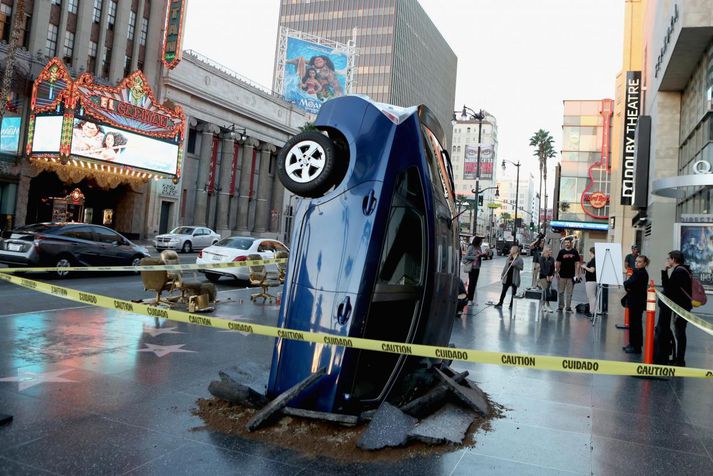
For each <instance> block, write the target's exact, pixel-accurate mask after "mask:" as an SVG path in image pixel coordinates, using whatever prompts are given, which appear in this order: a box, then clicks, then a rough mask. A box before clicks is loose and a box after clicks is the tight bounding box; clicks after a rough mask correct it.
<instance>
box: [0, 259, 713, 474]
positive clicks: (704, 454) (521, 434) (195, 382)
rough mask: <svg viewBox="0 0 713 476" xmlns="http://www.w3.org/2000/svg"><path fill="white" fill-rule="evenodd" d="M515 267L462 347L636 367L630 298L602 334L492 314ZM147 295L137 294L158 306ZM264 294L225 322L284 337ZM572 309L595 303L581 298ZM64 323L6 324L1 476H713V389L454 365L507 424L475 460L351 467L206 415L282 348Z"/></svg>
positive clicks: (67, 314)
mask: <svg viewBox="0 0 713 476" xmlns="http://www.w3.org/2000/svg"><path fill="white" fill-rule="evenodd" d="M527 261H528V262H529V260H527ZM502 263H503V261H502V258H501V259H495V260H493V261H488V262H485V263H484V267H483V270H482V271H481V277H480V281H479V287H478V291H477V299H476V301H477V302H476V305H474V306H471V308H469V309H466V314H465V315H464V316H463V317H462V318H461V319H457V320H456V322H455V327H454V330H453V336H452V342H453V343H454V344H455V345H456V346H458V347H467V348H478V349H483V350H492V351H504V352H516V353H532V354H546V355H570V356H576V357H593V358H602V359H612V360H623V361H635V360H637V358H638V356H631V355H627V354H624V353H623V352H622V351H621V347H622V346H623V345H625V344H626V331H622V330H618V329H616V328H615V324H617V323H621V321H622V309H621V307H620V306H619V304H618V297H617V293H616V292H614V293H612V294H611V295H610V308H609V315H608V317H605V318H604V319H602V321H601V324H598V325H597V326H596V327H592V325H591V322H590V321H589V320H587V319H585V318H583V317H579V316H578V315H576V314H574V313H566V314H544V315H541V314H540V313H539V312H538V304H537V303H536V302H535V301H531V300H526V299H516V300H515V303H516V305H515V307H514V309H513V311H512V312H510V311H508V310H507V309H505V310H502V311H500V312H499V311H498V310H496V309H494V308H492V307H491V306H488V305H487V304H486V303H487V302H488V301H491V300H496V299H497V297H498V295H499V292H500V286H499V284H498V276H499V271H500V269H501V267H502ZM529 266H530V265H529V263H528V264H527V265H526V267H527V268H529ZM135 279H136V288H135V290H133V289H132V290H131V292H132V293H134V295H136V294H138V295H146V294H144V293H143V291H142V289H141V284H140V279H139V278H138V277H136V278H135ZM523 279H524V281H525V282H528V281H529V274H525V275H524V277H523ZM63 285H67V286H70V287H71V286H72V280H69V281H67V282H65V283H63ZM127 292H128V291H127ZM250 292H251V291H250V290H244V289H226V290H223V291H222V292H221V295H220V298H221V299H222V300H223V301H224V302H223V303H222V304H220V305H219V306H218V310H217V311H216V313H215V315H216V316H221V317H228V318H232V319H236V320H241V321H246V322H256V323H261V324H269V325H271V324H274V323H275V322H276V320H277V312H278V308H277V306H271V305H266V306H263V305H262V304H259V305H255V304H252V303H251V302H250V301H249V298H248V296H249V294H250ZM107 294H109V293H107ZM8 296H9V294H8ZM228 298H231V301H228V300H227V299H228ZM6 299H10V297H7V298H6ZM241 300H242V302H241ZM574 302H575V303H578V302H585V299H584V286H583V285H578V286H577V287H576V291H575V300H574ZM64 307H66V309H55V310H52V311H39V312H28V313H21V314H12V315H8V314H9V313H8V312H6V311H5V310H3V308H0V313H2V314H3V315H0V413H9V414H11V415H13V416H14V421H13V422H12V423H11V424H9V425H6V426H2V427H0V474H13V475H14V474H33V475H34V474H44V472H46V473H55V474H93V475H94V474H172V475H173V474H266V475H267V474H270V475H273V474H300V475H308V474H320V475H323V474H337V473H348V474H444V475H451V474H468V475H471V474H478V473H483V474H518V475H520V474H548V475H549V474H572V473H574V474H605V475H606V474H671V473H674V472H675V474H679V475H682V474H713V459H712V455H713V412H712V411H711V408H712V403H713V398H712V395H713V382H711V381H710V380H705V381H704V380H697V379H685V380H684V379H669V380H652V379H641V378H633V377H613V376H600V375H586V374H565V373H558V372H549V371H538V370H528V369H520V368H510V367H498V366H492V365H480V364H468V363H458V362H456V363H454V365H453V367H454V369H456V370H458V371H462V370H468V371H469V372H470V375H471V377H472V378H473V379H474V380H475V381H477V382H478V384H479V385H480V386H481V388H482V389H483V390H484V391H486V392H488V393H489V394H490V396H491V398H492V399H493V400H495V401H496V402H499V403H500V404H502V405H504V406H505V407H506V408H507V409H508V410H507V411H506V412H505V417H504V418H502V419H499V420H495V421H493V422H492V429H491V431H488V432H483V431H480V432H479V433H477V434H476V437H475V439H476V444H475V446H474V447H472V448H465V449H463V448H461V449H457V450H454V451H452V452H450V453H445V454H440V455H434V456H431V457H418V458H415V459H408V460H402V461H398V462H384V461H380V462H372V463H363V462H362V463H352V464H349V463H345V462H339V461H336V460H335V459H333V458H330V457H329V449H328V448H325V451H324V453H325V454H324V455H323V456H321V457H319V458H310V457H306V456H304V455H301V454H299V453H296V452H294V451H291V450H286V449H283V448H280V447H279V446H275V445H274V444H266V443H259V442H255V441H250V440H245V439H241V438H239V437H237V436H226V435H223V434H221V433H218V432H215V431H212V430H210V429H207V428H205V427H204V424H203V422H202V420H201V419H200V418H198V417H196V416H193V415H192V413H191V410H192V409H193V408H195V401H196V399H197V398H199V397H208V396H209V394H208V391H207V387H208V383H209V382H210V380H211V379H215V378H217V371H218V370H220V369H222V368H226V367H230V366H233V365H235V364H236V363H241V364H242V365H248V366H251V367H252V368H253V369H257V371H258V372H260V371H262V372H263V375H265V378H266V376H267V372H268V371H269V370H268V369H269V365H270V359H271V356H272V339H271V338H267V337H261V336H253V335H250V336H247V335H241V334H240V333H239V332H231V331H220V330H217V329H211V328H203V327H197V326H191V325H187V324H182V323H174V322H171V321H165V320H160V319H159V320H156V319H153V318H148V317H141V316H136V315H127V314H122V313H119V312H113V311H108V310H102V309H96V308H91V307H81V308H76V307H75V306H74V305H73V303H71V302H67V303H66V305H65V306H64ZM688 338H689V340H688V352H687V355H686V361H687V364H688V365H689V366H691V367H701V368H709V369H710V368H713V339H712V338H711V337H710V336H708V335H706V334H704V333H703V332H701V331H699V330H697V329H696V328H694V327H692V326H689V328H688Z"/></svg>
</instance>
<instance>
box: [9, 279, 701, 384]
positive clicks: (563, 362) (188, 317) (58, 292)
mask: <svg viewBox="0 0 713 476" xmlns="http://www.w3.org/2000/svg"><path fill="white" fill-rule="evenodd" d="M0 279H2V280H5V281H9V282H11V283H13V284H17V285H19V286H23V287H25V288H28V289H33V290H35V291H39V292H42V293H46V294H51V295H53V296H57V297H61V298H63V299H68V300H70V301H76V302H81V303H85V304H91V305H94V306H98V307H103V308H106V309H115V310H120V311H126V312H132V313H135V314H143V315H146V316H150V317H158V318H163V319H170V320H172V321H176V322H185V323H188V324H196V325H200V326H205V327H214V328H219V329H227V330H234V331H240V332H243V333H249V334H256V335H263V336H268V337H277V338H282V339H290V340H298V341H303V342H312V343H316V344H326V345H337V346H342V347H351V348H354V349H362V350H374V351H379V352H389V353H393V354H402V355H412V356H419V357H429V358H434V359H446V360H459V361H463V362H473V363H481V364H493V365H504V366H510V367H523V368H529V369H539V370H555V371H559V372H576V373H590V374H602V375H632V376H657V377H695V378H713V371H711V370H707V369H696V368H688V367H669V366H666V365H648V364H639V363H634V362H617V361H613V360H600V359H582V358H576V357H557V356H550V355H526V354H512V353H503V352H489V351H482V350H475V349H464V348H454V347H439V346H431V345H422V344H406V343H402V342H390V341H380V340H373V339H363V338H360V337H346V336H335V335H330V334H324V333H320V332H308V331H299V330H292V329H282V328H279V327H273V326H266V325H262V324H253V323H245V322H235V321H231V320H229V319H223V318H220V317H213V316H205V315H200V314H193V313H189V312H182V311H176V310H173V309H164V308H160V307H155V306H150V305H147V304H138V303H134V302H130V301H124V300H121V299H115V298H112V297H108V296H102V295H100V294H94V293H88V292H83V291H78V290H76V289H71V288H65V287H62V286H55V285H53V284H48V283H43V282H39V281H34V280H31V279H26V278H20V277H17V276H13V275H11V274H7V273H0Z"/></svg>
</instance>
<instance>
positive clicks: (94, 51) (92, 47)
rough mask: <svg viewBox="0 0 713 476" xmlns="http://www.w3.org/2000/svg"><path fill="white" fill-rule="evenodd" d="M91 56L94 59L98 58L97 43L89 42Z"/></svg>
mask: <svg viewBox="0 0 713 476" xmlns="http://www.w3.org/2000/svg"><path fill="white" fill-rule="evenodd" d="M89 56H90V57H92V58H94V59H96V58H97V42H96V41H90V42H89Z"/></svg>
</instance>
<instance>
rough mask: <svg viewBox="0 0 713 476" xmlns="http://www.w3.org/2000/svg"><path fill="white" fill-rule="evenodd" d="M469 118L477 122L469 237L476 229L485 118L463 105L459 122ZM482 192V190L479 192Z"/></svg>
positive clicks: (454, 114)
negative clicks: (472, 204)
mask: <svg viewBox="0 0 713 476" xmlns="http://www.w3.org/2000/svg"><path fill="white" fill-rule="evenodd" d="M457 113H458V111H453V120H454V121H455V120H456V114H457ZM469 116H470V118H471V119H475V120H477V121H478V158H477V159H476V160H477V162H476V168H475V189H474V191H473V193H474V194H475V210H474V212H473V223H471V227H470V232H471V235H474V236H475V235H476V232H477V229H478V190H479V188H480V140H481V137H482V133H483V119H484V118H485V113H484V112H483V110H482V109H481V110H480V111H479V112H475V110H473V109H471V108H469V107H468V106H466V105H465V104H464V105H463V110H462V111H461V113H460V119H461V121H465V120H467V119H468V117H469ZM491 188H492V187H491ZM481 191H482V190H481Z"/></svg>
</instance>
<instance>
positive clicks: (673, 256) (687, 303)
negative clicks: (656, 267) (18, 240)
mask: <svg viewBox="0 0 713 476" xmlns="http://www.w3.org/2000/svg"><path fill="white" fill-rule="evenodd" d="M661 283H662V284H663V294H664V296H666V297H667V298H669V299H670V300H671V301H673V302H674V303H676V304H678V305H679V306H681V307H682V308H683V309H685V310H686V311H690V310H691V308H692V307H693V305H692V304H691V293H692V292H693V291H692V289H691V288H692V286H691V273H690V271H689V270H688V268H687V267H686V265H685V264H684V258H683V253H681V252H680V251H679V250H673V251H670V252H669V253H668V257H667V258H666V265H665V266H664V269H662V270H661ZM671 314H672V311H671V308H670V307H668V306H666V305H665V304H664V303H663V302H661V301H659V320H658V322H657V323H656V330H655V333H654V336H655V348H654V363H655V364H669V363H672V364H673V365H677V366H679V367H685V366H686V360H685V357H686V327H687V325H688V321H686V320H685V319H684V318H682V317H676V318H675V320H674V329H675V337H676V341H675V348H674V349H673V350H674V352H673V354H674V358H673V361H672V362H669V360H668V356H669V353H670V352H671V349H670V347H671V340H672V339H671V337H672V336H671Z"/></svg>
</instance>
